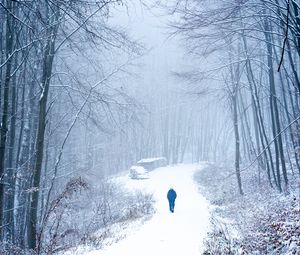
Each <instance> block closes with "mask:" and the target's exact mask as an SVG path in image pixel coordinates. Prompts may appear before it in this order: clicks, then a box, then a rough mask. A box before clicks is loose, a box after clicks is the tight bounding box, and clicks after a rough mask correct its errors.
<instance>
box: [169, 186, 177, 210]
mask: <svg viewBox="0 0 300 255" xmlns="http://www.w3.org/2000/svg"><path fill="white" fill-rule="evenodd" d="M176 197H177V194H176V191H175V190H174V189H173V188H170V189H169V191H168V194H167V198H168V200H169V208H170V212H172V213H173V212H174V207H175V199H176Z"/></svg>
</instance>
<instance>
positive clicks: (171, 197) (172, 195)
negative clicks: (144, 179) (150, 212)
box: [167, 189, 177, 201]
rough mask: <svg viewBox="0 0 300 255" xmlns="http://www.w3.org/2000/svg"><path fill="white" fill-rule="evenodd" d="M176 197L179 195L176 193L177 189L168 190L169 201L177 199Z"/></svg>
mask: <svg viewBox="0 0 300 255" xmlns="http://www.w3.org/2000/svg"><path fill="white" fill-rule="evenodd" d="M176 197H177V194H176V192H175V190H173V189H170V190H169V191H168V194H167V198H168V200H169V201H175V199H176Z"/></svg>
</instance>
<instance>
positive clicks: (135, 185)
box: [80, 165, 209, 255]
mask: <svg viewBox="0 0 300 255" xmlns="http://www.w3.org/2000/svg"><path fill="white" fill-rule="evenodd" d="M201 168H203V165H178V166H172V167H162V168H158V169H156V170H154V171H152V172H150V178H149V179H144V180H131V179H128V177H125V176H124V177H119V178H117V180H116V181H117V182H121V183H122V184H125V186H126V187H127V188H128V189H129V190H130V191H135V190H142V191H143V192H149V193H153V195H154V199H155V200H156V203H155V209H156V213H155V214H154V215H153V217H152V218H151V219H150V220H149V221H146V222H145V223H144V224H142V225H140V226H139V227H137V228H136V227H135V228H133V229H132V230H131V229H129V231H128V229H127V231H126V233H127V234H126V237H125V238H124V239H122V240H120V241H119V242H117V243H113V244H111V245H108V246H105V247H103V249H101V250H93V251H86V252H83V251H82V250H81V251H80V254H86V255H121V254H131V255H135V254H139V255H140V254H144V255H147V254H149V255H150V254H151V255H153V254H173V255H175V254H189V255H194V254H197V255H199V254H201V252H202V251H203V240H204V238H205V236H206V234H207V231H208V228H209V210H208V204H207V201H206V200H205V199H204V197H203V196H202V195H201V194H199V192H198V188H197V184H196V183H195V182H194V180H193V176H194V173H195V172H196V171H197V170H199V169H201ZM170 187H173V188H174V189H175V190H176V192H177V199H176V203H175V213H174V214H172V213H170V212H169V211H168V202H167V198H166V194H167V191H168V189H169V188H170Z"/></svg>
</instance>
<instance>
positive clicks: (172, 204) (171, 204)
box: [169, 200, 175, 213]
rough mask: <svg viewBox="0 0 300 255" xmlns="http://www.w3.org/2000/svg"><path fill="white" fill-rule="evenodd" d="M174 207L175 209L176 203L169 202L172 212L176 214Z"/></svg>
mask: <svg viewBox="0 0 300 255" xmlns="http://www.w3.org/2000/svg"><path fill="white" fill-rule="evenodd" d="M174 207H175V201H172V200H169V208H170V212H172V213H173V212H174Z"/></svg>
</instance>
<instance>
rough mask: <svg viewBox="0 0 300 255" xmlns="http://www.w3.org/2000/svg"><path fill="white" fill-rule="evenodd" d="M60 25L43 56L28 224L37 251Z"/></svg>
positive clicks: (31, 243) (30, 244)
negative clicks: (52, 78)
mask: <svg viewBox="0 0 300 255" xmlns="http://www.w3.org/2000/svg"><path fill="white" fill-rule="evenodd" d="M57 15H58V13H55V14H54V19H55V20H53V23H52V24H56V23H57V21H58V17H57ZM57 26H58V25H57V24H56V25H54V27H50V28H49V32H48V35H49V38H48V39H47V43H46V47H45V52H44V56H43V74H42V80H41V86H42V90H41V96H40V99H39V113H38V129H37V137H36V142H35V162H34V168H33V184H32V188H33V189H32V194H31V200H30V207H29V222H28V231H27V238H28V247H29V248H30V249H37V250H38V245H39V244H37V242H36V241H37V228H38V224H37V223H38V202H39V194H40V179H41V172H42V165H43V155H44V140H45V137H44V136H45V128H46V112H47V99H48V93H49V86H50V80H51V74H52V66H53V59H54V53H55V38H56V33H57V28H58V27H57Z"/></svg>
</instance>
